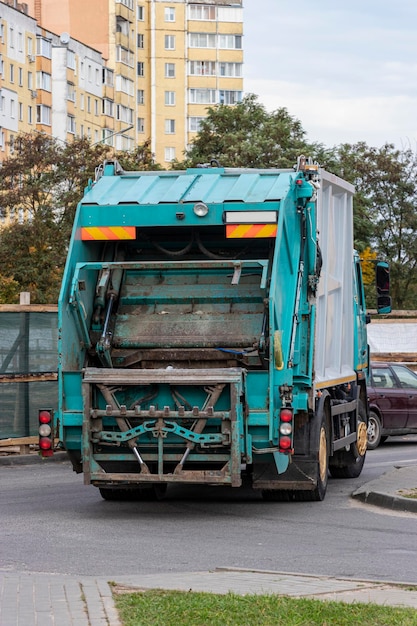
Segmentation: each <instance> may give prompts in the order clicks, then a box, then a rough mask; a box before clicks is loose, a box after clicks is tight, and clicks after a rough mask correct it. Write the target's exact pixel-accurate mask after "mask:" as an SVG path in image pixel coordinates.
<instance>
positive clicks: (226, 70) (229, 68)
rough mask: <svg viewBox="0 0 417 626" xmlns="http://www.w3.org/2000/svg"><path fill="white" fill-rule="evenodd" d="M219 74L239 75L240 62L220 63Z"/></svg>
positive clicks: (240, 71)
mask: <svg viewBox="0 0 417 626" xmlns="http://www.w3.org/2000/svg"><path fill="white" fill-rule="evenodd" d="M219 68H220V76H230V77H238V78H239V77H241V76H242V63H220V64H219Z"/></svg>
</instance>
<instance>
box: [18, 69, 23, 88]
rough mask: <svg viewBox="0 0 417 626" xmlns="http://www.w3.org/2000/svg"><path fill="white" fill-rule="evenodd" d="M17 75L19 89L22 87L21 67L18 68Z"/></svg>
mask: <svg viewBox="0 0 417 626" xmlns="http://www.w3.org/2000/svg"><path fill="white" fill-rule="evenodd" d="M18 74H19V87H23V67H19V69H18Z"/></svg>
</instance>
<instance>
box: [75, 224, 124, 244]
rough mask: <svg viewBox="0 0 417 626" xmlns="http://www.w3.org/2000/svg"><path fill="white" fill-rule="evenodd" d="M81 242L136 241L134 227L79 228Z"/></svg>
mask: <svg viewBox="0 0 417 626" xmlns="http://www.w3.org/2000/svg"><path fill="white" fill-rule="evenodd" d="M81 239H82V240H83V241H97V240H116V239H136V226H85V227H83V228H81Z"/></svg>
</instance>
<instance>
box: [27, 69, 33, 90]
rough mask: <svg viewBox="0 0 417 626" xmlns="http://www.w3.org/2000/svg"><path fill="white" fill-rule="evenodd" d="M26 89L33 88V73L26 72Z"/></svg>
mask: <svg viewBox="0 0 417 626" xmlns="http://www.w3.org/2000/svg"><path fill="white" fill-rule="evenodd" d="M28 89H33V74H32V72H28Z"/></svg>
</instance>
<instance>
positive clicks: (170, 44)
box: [165, 35, 175, 50]
mask: <svg viewBox="0 0 417 626" xmlns="http://www.w3.org/2000/svg"><path fill="white" fill-rule="evenodd" d="M165 50H175V35H165Z"/></svg>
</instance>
